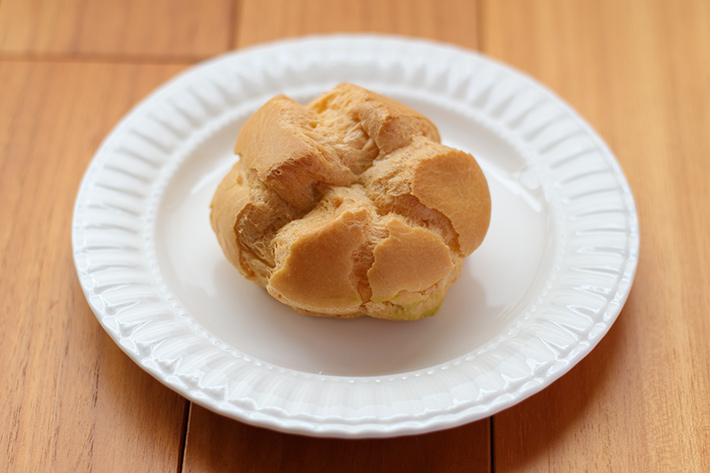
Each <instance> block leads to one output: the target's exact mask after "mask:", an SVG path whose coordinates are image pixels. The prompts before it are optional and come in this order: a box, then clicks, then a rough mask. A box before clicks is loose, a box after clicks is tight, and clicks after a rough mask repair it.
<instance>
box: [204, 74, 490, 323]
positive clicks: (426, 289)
mask: <svg viewBox="0 0 710 473" xmlns="http://www.w3.org/2000/svg"><path fill="white" fill-rule="evenodd" d="M439 141H440V138H439V133H438V131H437V129H436V127H435V126H434V125H433V124H432V123H431V122H430V121H429V120H428V119H427V118H426V117H424V116H422V115H420V114H418V113H417V112H415V111H413V110H411V109H410V108H408V107H406V106H404V105H402V104H400V103H397V102H395V101H393V100H391V99H389V98H386V97H383V96H380V95H378V94H375V93H373V92H370V91H367V90H365V89H362V88H360V87H356V86H354V85H351V84H341V85H339V86H337V87H335V88H334V89H333V90H331V91H329V92H326V93H324V94H323V95H321V96H320V97H318V98H316V99H315V100H314V101H313V102H311V103H310V104H308V105H307V106H305V107H304V106H302V105H299V104H297V103H296V102H294V101H293V100H291V99H289V98H288V97H285V96H283V95H279V96H276V97H274V98H273V99H271V100H270V101H269V102H267V103H266V104H265V105H264V106H263V107H262V108H260V109H259V110H258V111H257V112H256V113H255V114H254V115H252V116H251V117H250V118H249V119H248V120H247V122H246V123H245V124H244V126H243V127H242V129H241V131H240V133H239V136H238V138H237V142H236V145H235V152H236V153H237V154H239V155H240V160H239V161H238V162H237V164H236V165H235V166H234V168H233V169H232V170H231V171H230V172H229V173H228V174H227V176H225V178H224V180H223V181H222V183H221V184H220V186H219V188H218V190H217V192H216V193H215V196H214V199H213V202H212V217H211V218H212V226H213V228H214V230H215V233H216V234H217V237H218V240H219V243H220V245H221V246H222V249H223V251H224V253H225V255H226V256H227V258H228V259H229V260H230V261H231V262H232V264H234V265H235V266H236V267H237V268H238V269H239V270H240V271H241V272H242V274H244V275H245V276H246V277H247V278H249V279H252V280H254V281H255V282H257V283H258V284H260V285H262V286H264V287H266V288H267V290H268V291H269V293H270V294H272V295H273V296H274V297H276V298H277V299H279V300H281V301H283V302H284V303H286V304H288V305H291V306H293V307H294V308H296V309H298V310H300V311H302V312H306V313H311V314H314V315H330V316H337V317H355V316H359V315H365V314H366V315H372V316H375V317H384V318H397V319H401V318H419V317H421V316H424V315H429V314H430V313H431V312H432V311H435V310H436V308H437V307H438V305H439V304H440V303H441V299H442V298H443V296H444V294H445V293H446V290H447V289H448V287H449V286H450V284H451V283H453V281H454V280H455V279H456V277H457V276H458V274H459V272H460V267H461V261H462V259H463V258H464V257H466V256H467V255H468V254H470V253H471V252H472V251H473V250H475V249H476V248H477V247H478V246H479V245H480V244H481V242H482V241H483V238H484V236H485V234H486V231H487V228H488V223H489V220H490V196H489V191H488V186H487V183H486V180H485V178H484V176H483V173H482V172H481V170H480V168H479V166H478V164H477V163H476V161H475V160H474V158H473V157H472V156H471V155H469V154H467V153H465V152H463V151H459V150H455V149H452V148H449V147H447V146H444V145H442V144H440V143H439Z"/></svg>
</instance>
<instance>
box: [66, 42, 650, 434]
mask: <svg viewBox="0 0 710 473" xmlns="http://www.w3.org/2000/svg"><path fill="white" fill-rule="evenodd" d="M345 81H347V82H353V83H355V84H358V85H361V86H364V87H366V88H370V89H372V90H375V91H377V92H380V93H384V94H387V95H390V96H392V97H393V98H395V99H397V100H400V101H402V102H404V103H406V104H408V105H410V106H411V107H413V108H415V109H416V110H418V111H420V112H422V113H424V114H425V115H428V116H429V117H430V118H431V119H432V121H433V122H434V123H435V124H437V125H438V127H439V129H440V131H441V134H442V136H443V140H444V142H445V143H447V144H449V145H451V146H454V147H459V148H462V149H464V150H467V151H469V152H472V153H473V154H474V155H475V156H476V157H477V158H478V160H479V162H480V164H481V167H482V168H483V170H484V172H485V174H486V176H487V178H488V180H489V183H490V188H491V194H492V202H493V212H492V220H491V226H490V231H489V233H488V236H487V237H486V240H485V242H484V244H483V245H482V246H481V247H480V248H479V249H478V250H477V251H476V252H475V253H474V254H473V255H472V256H471V257H470V258H468V260H467V262H466V264H465V267H464V272H463V276H462V277H461V279H460V280H459V281H458V282H457V283H456V284H455V285H454V287H453V288H452V289H451V290H450V292H449V294H448V296H447V298H446V300H445V302H444V304H443V306H442V309H441V312H440V313H439V314H438V315H436V316H435V317H432V318H429V319H426V320H422V321H417V322H408V323H407V322H404V323H403V322H389V321H382V320H375V319H356V320H349V321H347V320H346V321H343V320H331V319H319V318H310V317H308V316H304V315H300V314H298V313H296V312H294V311H292V310H291V309H289V308H287V307H285V306H282V305H281V304H279V303H278V302H276V301H274V300H272V299H271V298H270V297H269V296H268V295H267V294H266V293H265V291H263V290H262V289H260V288H258V287H257V286H256V285H254V284H252V283H250V282H248V281H246V280H244V279H243V278H242V277H241V276H240V275H239V274H238V273H237V271H236V270H235V269H233V268H232V267H231V266H230V265H229V263H228V262H227V261H226V260H225V258H224V257H223V256H222V253H221V251H220V248H219V246H218V244H217V241H216V239H215V237H214V235H213V234H212V230H211V228H210V225H209V209H208V204H209V201H210V199H211V196H212V193H213V192H214V190H215V188H216V186H217V183H218V182H219V181H220V180H221V178H222V176H223V174H224V173H225V172H226V171H227V169H228V168H229V167H230V166H231V165H232V164H233V162H234V161H235V157H234V156H233V154H232V147H233V142H234V140H235V137H236V135H237V132H238V130H239V127H240V126H241V124H242V123H244V120H245V119H246V118H247V117H248V116H249V115H250V114H251V113H253V112H254V111H255V110H256V109H257V108H258V107H259V106H260V105H261V104H263V103H264V102H265V101H266V100H267V99H269V98H270V97H272V96H273V95H275V94H277V93H285V94H287V95H289V96H291V97H293V98H295V99H296V100H299V101H304V102H305V101H307V100H309V99H311V98H312V97H314V96H316V95H317V94H318V93H320V92H322V91H325V90H327V89H329V88H330V87H332V86H334V85H335V84H337V83H338V82H345ZM638 245H639V234H638V223H637V217H636V211H635V207H634V202H633V198H632V195H631V192H630V190H629V187H628V184H627V183H626V180H625V178H624V176H623V174H622V172H621V170H620V168H619V165H618V164H617V162H616V161H615V159H614V157H613V155H612V154H611V152H610V151H609V149H608V148H607V147H606V146H605V145H604V143H603V142H602V140H600V139H599V137H598V136H597V135H596V134H595V133H594V131H593V130H592V129H591V128H590V127H589V126H588V125H587V124H586V123H585V122H584V121H583V120H582V119H581V118H580V117H579V116H578V115H577V114H576V113H575V112H574V111H573V110H572V109H571V108H570V107H569V106H567V105H565V104H564V103H563V102H562V101H560V99H558V98H557V97H556V96H555V95H553V94H552V93H551V92H549V91H548V90H547V89H545V88H544V87H542V86H541V85H539V84H538V83H536V82H535V81H533V80H532V79H530V78H528V77H526V76H524V75H522V74H520V73H519V72H516V71H514V70H512V69H511V68H509V67H507V66H505V65H503V64H500V63H497V62H494V61H491V60H490V59H487V58H485V57H483V56H481V55H479V54H476V53H473V52H471V51H466V50H463V49H460V48H456V47H453V46H448V45H442V44H436V43H432V42H428V41H420V40H411V39H403V38H395V37H381V36H361V35H356V36H332V37H312V38H305V39H299V40H293V41H285V42H279V43H274V44H270V45H266V46H260V47H256V48H251V49H247V50H243V51H237V52H234V53H229V54H226V55H223V56H220V57H218V58H216V59H213V60H210V61H207V62H205V63H203V64H200V65H198V66H196V67H194V68H191V69H190V70H188V71H187V72H185V73H183V74H181V75H179V76H178V77H176V78H175V79H173V80H171V81H170V82H168V83H167V84H165V85H164V86H162V87H161V88H159V89H158V90H157V91H155V92H154V93H153V94H152V95H150V96H149V97H148V98H146V99H145V100H144V101H143V102H142V103H140V104H139V105H138V106H137V107H135V109H133V110H132V111H131V112H130V113H129V114H128V115H127V116H126V117H125V118H124V119H123V120H122V121H121V123H120V124H119V125H118V126H117V127H116V128H115V129H114V130H113V131H112V132H111V134H110V135H109V136H108V137H107V138H106V140H105V141H104V143H103V144H102V146H101V147H100V149H99V150H98V152H97V153H96V155H95V156H94V158H93V161H92V162H91V165H90V166H89V168H88V170H87V173H86V175H85V177H84V180H83V182H82V184H81V188H80V190H79V194H78V197H77V201H76V208H75V212H74V222H73V246H74V256H75V263H76V268H77V271H78V274H79V278H80V281H81V284H82V286H83V289H84V291H85V294H86V297H87V300H88V301H89V303H90V305H91V307H92V309H93V311H94V312H95V314H96V316H97V318H98V320H99V322H100V323H101V324H102V325H103V327H104V328H105V329H106V331H107V332H108V333H109V334H110V335H111V337H113V339H114V340H115V341H116V343H118V345H119V346H120V347H121V348H122V349H123V350H124V351H125V352H126V353H127V354H128V355H129V356H130V357H131V358H132V359H133V360H135V362H136V363H138V364H139V365H140V366H141V367H142V368H143V369H145V370H146V371H148V372H149V373H150V374H152V375H153V376H154V377H156V378H157V379H158V380H160V381H161V382H163V383H164V384H166V385H168V386H170V387H171V388H172V389H174V390H175V391H177V392H178V393H180V394H182V395H184V396H185V397H187V398H188V399H190V400H192V401H194V402H197V403H198V404H200V405H202V406H205V407H207V408H209V409H212V410H214V411H216V412H219V413H221V414H224V415H226V416H229V417H233V418H235V419H239V420H241V421H244V422H247V423H250V424H254V425H259V426H264V427H268V428H272V429H276V430H280V431H286V432H294V433H301V434H307V435H314V436H335V437H385V436H395V435H406V434H414V433H422V432H428V431H433V430H438V429H444V428H449V427H453V426H456V425H461V424H464V423H467V422H471V421H474V420H477V419H480V418H483V417H486V416H490V415H492V414H494V413H496V412H498V411H500V410H502V409H504V408H506V407H509V406H511V405H513V404H515V403H517V402H519V401H521V400H523V399H525V398H526V397H528V396H530V395H531V394H533V393H535V392H537V391H539V390H541V389H542V388H544V387H545V386H548V385H549V384H550V383H552V382H553V381H554V380H555V379H557V378H559V377H560V376H561V375H562V374H563V373H565V372H566V371H568V370H569V369H570V368H571V367H572V366H573V365H574V364H575V363H577V362H578V361H579V360H580V359H581V358H583V357H584V356H585V355H586V354H587V353H589V352H590V350H591V349H592V348H593V347H594V346H595V345H596V344H597V342H598V341H599V340H600V339H601V338H602V337H603V336H604V334H605V333H606V332H607V330H608V329H609V327H610V326H611V324H612V323H613V321H614V319H615V318H616V316H617V315H618V314H619V311H620V310H621V307H622V305H623V304H624V301H625V300H626V297H627V295H628V292H629V290H630V287H631V282H632V279H633V276H634V272H635V269H636V262H637V256H638ZM115 382H120V380H115Z"/></svg>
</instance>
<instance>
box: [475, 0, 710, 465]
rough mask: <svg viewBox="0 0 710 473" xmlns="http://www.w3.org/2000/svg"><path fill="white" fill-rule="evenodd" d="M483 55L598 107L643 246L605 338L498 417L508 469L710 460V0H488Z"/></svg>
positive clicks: (598, 122)
mask: <svg viewBox="0 0 710 473" xmlns="http://www.w3.org/2000/svg"><path fill="white" fill-rule="evenodd" d="M481 23H482V28H483V29H482V47H483V50H484V52H486V53H488V54H490V55H492V56H494V57H496V58H500V59H502V60H505V61H507V62H510V63H512V64H513V65H515V66H517V67H519V68H520V69H522V70H524V71H526V72H528V73H530V74H532V75H534V76H536V77H537V78H539V79H540V80H541V81H542V82H544V83H546V84H547V85H548V86H549V87H551V88H552V89H553V90H555V91H556V92H557V93H559V94H560V95H561V96H562V97H563V98H565V99H566V100H567V101H569V102H570V103H571V104H572V105H573V106H574V107H575V108H577V109H578V110H579V111H580V112H581V113H582V115H583V116H585V117H586V118H587V119H588V120H589V121H590V122H591V124H592V125H593V126H594V127H595V128H596V129H597V130H598V131H599V132H600V134H601V135H602V137H604V138H605V139H606V140H607V142H608V143H609V145H610V146H611V148H612V149H613V150H614V152H615V153H616V155H617V157H618V159H619V161H620V163H621V165H622V167H623V168H624V170H625V172H626V175H627V178H628V180H629V182H630V184H631V187H632V189H633V191H634V194H635V198H636V204H637V207H638V211H639V218H640V225H641V253H640V259H639V265H638V271H637V275H636V280H635V283H634V287H633V289H632V292H631V296H630V298H629V300H628V302H627V304H626V306H625V308H624V310H623V311H622V313H621V315H620V317H619V319H618V321H617V322H616V324H615V325H614V327H613V328H612V329H611V331H610V333H609V334H608V335H607V337H606V338H605V339H604V340H602V342H601V343H600V344H599V346H598V347H597V348H596V349H595V350H594V351H593V352H592V353H591V354H590V355H589V356H588V357H587V358H586V359H585V360H583V361H582V362H581V363H580V364H579V365H578V366H577V367H576V368H575V369H573V370H572V372H570V373H569V374H568V375H566V376H565V377H563V378H562V379H561V380H560V381H558V382H557V383H555V384H553V385H552V386H551V387H550V388H548V389H546V390H545V391H543V392H542V393H540V394H539V395H537V396H534V397H533V398H531V399H529V400H527V401H525V402H523V403H522V404H520V405H518V406H516V407H514V408H512V409H509V410H507V411H505V412H503V413H501V414H499V415H497V416H495V418H494V449H495V458H494V465H495V471H497V472H507V471H620V472H625V471H683V472H706V471H710V401H709V399H710V357H708V344H707V340H708V339H710V319H708V317H707V314H708V313H709V312H710V293H708V290H707V288H708V287H710V268H709V267H708V262H709V261H710V258H709V257H710V255H709V254H708V248H709V246H708V242H707V241H708V240H707V235H708V234H710V214H709V213H708V210H707V207H706V206H707V202H708V201H709V199H708V198H709V197H710V192H709V191H708V187H707V184H706V176H707V175H708V174H709V173H710V158H708V156H710V134H709V133H708V130H709V129H710V109H709V108H708V104H709V103H710V54H708V52H709V51H710V3H708V2H705V1H690V0H687V1H686V0H683V1H679V2H662V1H652V2H648V1H640V0H639V1H633V0H629V1H623V2H618V1H616V0H605V1H580V2H566V1H556V0H544V1H538V2H527V1H525V0H506V1H493V0H489V1H485V2H484V4H483V8H482V17H481Z"/></svg>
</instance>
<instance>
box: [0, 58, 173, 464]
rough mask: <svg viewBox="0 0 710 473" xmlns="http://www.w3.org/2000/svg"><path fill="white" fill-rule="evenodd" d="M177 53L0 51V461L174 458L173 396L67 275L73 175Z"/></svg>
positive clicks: (70, 271)
mask: <svg viewBox="0 0 710 473" xmlns="http://www.w3.org/2000/svg"><path fill="white" fill-rule="evenodd" d="M180 69H182V67H181V66H130V65H111V64H103V65H92V64H69V65H67V64H61V63H52V64H47V63H36V62H25V61H10V62H8V61H5V62H0V83H2V84H3V94H2V97H1V98H0V100H1V103H0V221H1V222H3V223H2V226H0V255H2V259H1V260H0V261H1V262H0V274H2V285H0V323H1V324H2V325H1V326H2V330H0V366H3V371H2V374H0V379H1V380H2V382H0V398H1V399H2V400H3V408H2V410H0V425H2V426H3V428H2V429H0V451H1V452H2V453H1V454H0V471H14V472H29V471H89V470H91V471H160V472H164V471H175V470H176V469H177V468H178V463H179V461H180V456H181V445H182V436H183V432H184V421H185V412H186V411H185V408H186V403H185V401H184V400H183V399H182V398H181V397H180V396H178V395H177V394H175V393H173V392H172V391H170V390H168V389H167V388H165V387H163V386H162V385H161V384H159V383H158V382H157V381H155V380H154V379H153V378H151V377H150V376H149V375H147V374H146V373H145V372H144V371H142V370H141V369H140V368H139V367H138V366H137V365H135V364H134V363H133V362H132V361H131V360H130V359H129V358H128V357H127V356H125V355H124V354H123V353H122V352H121V351H120V350H119V348H118V347H117V346H116V345H115V343H114V342H113V341H112V340H111V339H110V338H109V337H108V335H106V333H105V332H104V331H103V329H102V328H101V327H100V326H99V324H98V322H97V321H96V319H95V317H94V315H93V314H92V313H91V310H90V309H89V307H88V304H87V302H86V300H85V298H84V295H83V293H82V291H81V288H80V286H79V282H78V280H77V276H76V272H75V270H74V263H73V260H72V249H71V237H70V235H71V219H72V211H73V205H74V198H75V196H76V191H77V189H78V186H79V182H80V179H81V176H82V174H83V172H84V169H85V168H86V166H87V164H88V162H89V160H90V159H91V156H92V155H93V153H94V151H95V149H96V148H97V146H98V145H99V143H100V141H101V139H102V138H103V136H104V135H105V134H106V133H107V132H108V131H109V130H110V128H111V127H113V125H114V124H115V123H116V121H117V120H118V119H119V117H120V116H121V115H123V114H124V113H125V112H126V111H127V110H128V108H129V107H130V106H131V105H132V104H133V103H135V102H136V101H137V100H138V99H139V98H141V97H142V96H143V95H144V94H146V93H147V92H148V91H149V90H150V89H152V88H153V87H155V86H156V85H158V84H159V83H160V82H162V81H164V80H165V79H167V78H168V77H170V76H172V75H173V74H175V73H176V72H178V71H179V70H180Z"/></svg>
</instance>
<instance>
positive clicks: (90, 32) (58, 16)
mask: <svg viewBox="0 0 710 473" xmlns="http://www.w3.org/2000/svg"><path fill="white" fill-rule="evenodd" d="M233 9H234V8H233V0H200V1H195V0H151V1H144V0H121V1H114V0H93V1H87V0H29V1H28V0H2V2H0V51H2V52H6V53H7V52H9V53H15V54H21V55H30V56H38V55H39V56H42V55H47V54H51V55H58V56H66V55H72V56H74V55H94V56H95V55H101V56H112V57H117V56H137V57H149V58H153V59H155V60H165V58H171V57H180V58H200V57H206V56H210V55H213V54H217V53H220V52H223V51H225V50H227V49H229V45H230V38H231V34H232V30H231V28H232V23H231V16H232V14H233Z"/></svg>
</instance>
